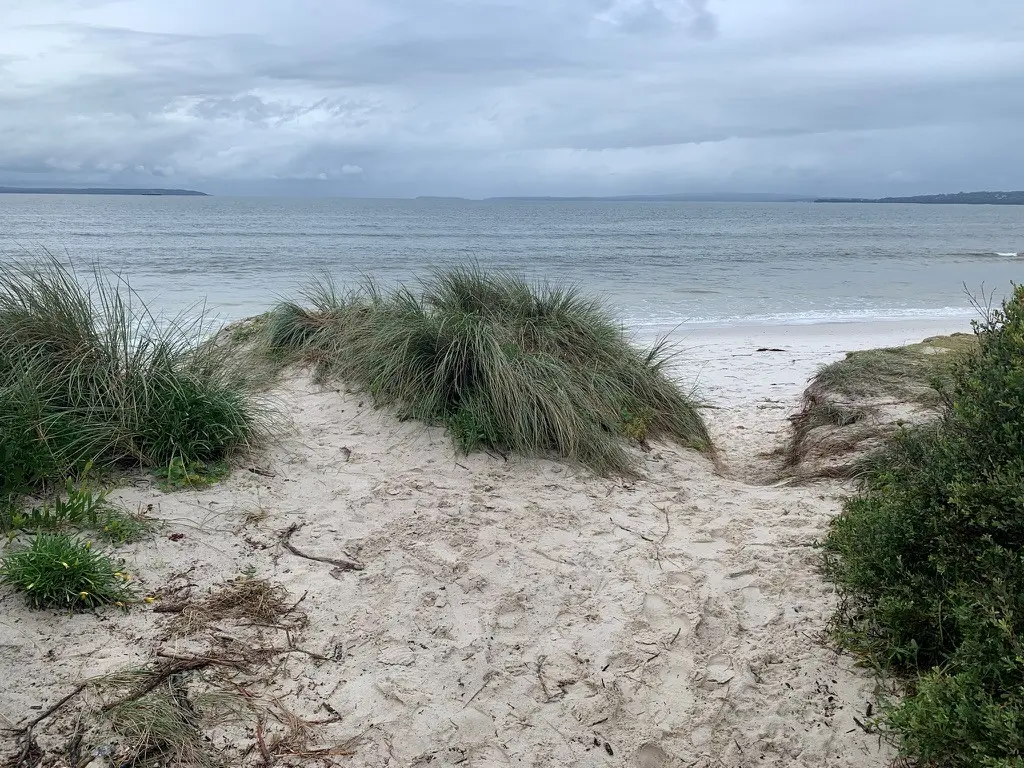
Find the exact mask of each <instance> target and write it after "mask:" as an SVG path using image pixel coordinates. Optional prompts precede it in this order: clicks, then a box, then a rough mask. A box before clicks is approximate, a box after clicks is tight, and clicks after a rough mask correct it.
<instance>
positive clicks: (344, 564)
mask: <svg viewBox="0 0 1024 768" xmlns="http://www.w3.org/2000/svg"><path fill="white" fill-rule="evenodd" d="M301 527H302V524H301V523H292V524H291V525H290V526H289V527H288V530H286V531H285V532H284V533H283V534H282V535H281V546H282V547H284V548H285V549H287V550H288V551H289V552H291V553H292V554H293V555H295V556H296V557H301V558H304V559H306V560H315V561H316V562H318V563H327V564H329V565H334V566H337V567H338V568H342V569H345V570H349V571H361V570H363V568H364V567H365V566H364V565H363V564H362V563H360V562H358V561H356V560H343V559H340V558H333V557H319V556H317V555H308V554H306V553H305V552H303V551H301V550H300V549H298V548H297V547H296V546H295V545H294V544H292V543H291V541H290V539H291V537H292V534H294V533H295V532H296V531H297V530H299V528H301Z"/></svg>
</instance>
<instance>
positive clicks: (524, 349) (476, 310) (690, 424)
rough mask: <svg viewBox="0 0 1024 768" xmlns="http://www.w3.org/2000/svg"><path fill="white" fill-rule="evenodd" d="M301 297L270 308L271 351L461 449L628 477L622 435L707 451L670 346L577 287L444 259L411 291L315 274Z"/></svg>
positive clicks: (631, 467) (630, 467) (630, 468)
mask: <svg viewBox="0 0 1024 768" xmlns="http://www.w3.org/2000/svg"><path fill="white" fill-rule="evenodd" d="M306 299H307V301H308V304H309V306H301V305H298V304H294V303H285V304H281V305H279V306H278V307H277V308H276V310H275V311H274V312H273V313H271V316H270V318H269V319H268V321H267V323H266V324H265V339H266V345H267V347H268V348H269V350H270V351H272V352H273V353H274V354H276V355H278V356H281V357H283V358H284V359H286V360H292V361H302V362H306V363H310V364H313V365H314V366H315V370H316V375H317V376H318V377H319V378H320V379H326V378H331V377H333V378H341V379H344V380H346V381H348V382H350V383H351V384H353V385H355V386H358V387H361V388H363V389H365V390H366V391H367V392H368V393H369V394H370V395H371V396H372V397H373V399H374V401H375V402H376V403H377V404H378V405H383V406H391V407H393V408H394V409H396V410H397V411H398V413H399V414H400V415H401V416H402V417H405V418H412V419H418V420H421V421H424V422H427V423H430V424H441V425H444V426H445V427H446V428H447V429H448V432H449V434H450V435H451V437H452V439H453V440H454V441H455V443H456V444H457V445H458V446H459V447H460V448H461V449H463V450H465V451H467V452H469V451H472V450H476V449H480V448H490V449H494V450H497V451H502V452H512V453H518V454H523V455H554V456H558V457H561V458H565V459H571V460H576V461H579V462H581V463H583V464H585V465H587V466H589V467H590V468H592V469H593V470H594V471H596V472H598V473H600V474H609V473H619V474H627V475H629V474H635V472H636V470H637V468H636V464H635V460H634V458H633V457H631V456H630V454H629V452H628V451H627V450H626V449H625V446H626V444H627V443H628V442H637V443H641V444H646V441H647V440H649V439H666V440H671V441H674V442H677V443H679V444H682V445H685V446H690V447H693V448H696V449H698V450H702V451H707V452H711V451H712V450H713V449H712V445H711V440H710V438H709V437H708V432H707V429H706V427H705V425H704V422H703V420H702V419H701V416H700V414H699V412H698V404H697V403H696V402H695V400H694V398H693V397H692V395H691V394H690V393H689V392H687V391H686V390H684V389H683V388H682V387H681V386H680V385H679V384H678V383H676V382H675V381H673V380H672V379H671V378H669V377H668V376H667V375H666V366H667V364H668V363H669V361H670V360H671V359H672V354H671V351H670V350H669V348H668V347H667V346H666V345H665V344H658V345H656V346H655V347H654V348H653V349H650V350H646V351H643V350H640V349H638V348H636V347H635V346H633V345H632V344H631V343H630V342H629V340H628V339H627V337H626V335H625V333H624V331H623V328H622V326H621V325H620V324H619V323H617V322H616V321H615V320H614V318H613V317H612V316H611V315H610V314H609V313H608V312H607V311H606V310H605V308H604V307H603V306H602V305H601V304H600V303H599V302H598V301H595V300H593V299H590V298H587V297H585V296H583V295H581V294H580V293H579V292H578V291H576V290H575V289H572V288H558V287H553V286H550V285H534V284H531V283H530V282H528V281H526V280H524V279H522V278H520V277H517V276H514V275H511V274H508V273H504V272H497V273H485V272H483V271H480V270H478V269H474V268H455V269H448V270H445V271H438V272H435V273H433V274H432V275H431V276H430V277H429V278H428V279H426V280H424V281H423V282H422V283H421V284H420V285H419V286H418V289H417V290H413V289H411V288H409V287H399V288H396V289H393V290H390V291H385V290H382V289H381V288H379V287H378V286H376V285H375V284H372V283H368V284H364V285H363V286H362V287H361V288H360V289H357V290H354V291H350V292H347V293H340V292H339V291H337V290H335V289H334V287H333V286H332V285H331V284H329V283H321V284H318V285H316V286H314V288H313V289H312V290H311V291H309V292H308V293H307V294H306Z"/></svg>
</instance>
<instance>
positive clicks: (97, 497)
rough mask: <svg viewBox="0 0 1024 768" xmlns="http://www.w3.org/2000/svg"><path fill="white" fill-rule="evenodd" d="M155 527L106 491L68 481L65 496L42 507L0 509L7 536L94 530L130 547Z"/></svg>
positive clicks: (0, 523) (0, 521) (0, 527)
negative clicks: (114, 499) (122, 505)
mask: <svg viewBox="0 0 1024 768" xmlns="http://www.w3.org/2000/svg"><path fill="white" fill-rule="evenodd" d="M151 527H152V521H151V520H149V519H148V518H146V517H145V515H143V514H141V513H140V514H131V513H129V512H127V511H125V510H124V509H121V508H119V507H117V506H115V505H114V504H111V503H110V502H109V501H107V494H106V492H105V491H102V490H98V489H95V488H92V487H90V486H88V485H86V484H85V483H78V484H76V483H74V482H72V481H71V480H68V481H67V482H66V484H65V492H64V494H63V495H59V496H56V497H54V498H53V499H48V500H44V501H43V502H42V503H41V504H40V505H38V506H34V507H31V508H29V509H24V508H22V507H21V506H19V505H17V504H14V503H7V504H5V505H4V506H3V507H2V508H0V532H3V533H6V534H7V535H8V536H12V537H13V536H15V535H17V534H19V533H39V532H44V531H51V532H52V531H65V530H68V529H79V530H90V531H95V532H96V533H97V534H98V535H99V536H100V537H101V538H103V539H106V540H107V541H110V542H112V543H115V544H127V543H128V542H132V541H136V540H138V539H140V538H142V536H143V535H145V534H146V533H147V532H149V530H150V529H151Z"/></svg>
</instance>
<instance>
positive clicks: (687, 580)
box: [665, 571, 697, 589]
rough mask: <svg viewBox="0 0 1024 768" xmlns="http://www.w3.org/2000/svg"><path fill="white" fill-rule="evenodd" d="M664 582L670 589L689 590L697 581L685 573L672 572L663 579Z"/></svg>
mask: <svg viewBox="0 0 1024 768" xmlns="http://www.w3.org/2000/svg"><path fill="white" fill-rule="evenodd" d="M665 581H667V582H668V585H669V586H670V587H671V588H672V589H689V588H690V587H692V586H693V585H694V584H696V583H697V580H696V579H695V578H693V576H691V575H690V574H689V573H686V572H685V571H673V572H672V573H670V574H668V576H666V577H665Z"/></svg>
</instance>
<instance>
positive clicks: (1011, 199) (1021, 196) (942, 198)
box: [814, 190, 1024, 205]
mask: <svg viewBox="0 0 1024 768" xmlns="http://www.w3.org/2000/svg"><path fill="white" fill-rule="evenodd" d="M814 202H816V203H925V204H931V205H1024V191H1020V190H1018V191H1016V192H954V193H951V194H946V195H911V196H910V197H878V198H868V197H819V198H818V199H816V200H815V201H814Z"/></svg>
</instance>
